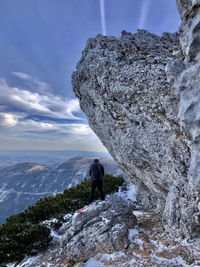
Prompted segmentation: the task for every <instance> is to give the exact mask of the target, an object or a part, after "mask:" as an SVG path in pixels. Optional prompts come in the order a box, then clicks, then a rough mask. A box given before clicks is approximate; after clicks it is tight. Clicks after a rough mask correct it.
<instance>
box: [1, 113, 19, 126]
mask: <svg viewBox="0 0 200 267" xmlns="http://www.w3.org/2000/svg"><path fill="white" fill-rule="evenodd" d="M17 124H18V116H16V115H15V114H10V113H0V127H6V128H7V127H14V126H16V125H17Z"/></svg>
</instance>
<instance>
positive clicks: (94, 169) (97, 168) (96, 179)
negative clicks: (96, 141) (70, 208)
mask: <svg viewBox="0 0 200 267" xmlns="http://www.w3.org/2000/svg"><path fill="white" fill-rule="evenodd" d="M89 174H90V177H91V179H92V184H91V189H90V196H89V200H88V202H89V204H90V203H92V201H93V199H94V191H95V189H96V187H97V188H98V190H99V194H100V197H101V200H104V199H105V197H104V192H103V181H102V178H103V176H104V167H103V166H102V165H101V164H100V163H99V160H98V159H95V160H94V163H93V164H92V165H91V166H90V172H89Z"/></svg>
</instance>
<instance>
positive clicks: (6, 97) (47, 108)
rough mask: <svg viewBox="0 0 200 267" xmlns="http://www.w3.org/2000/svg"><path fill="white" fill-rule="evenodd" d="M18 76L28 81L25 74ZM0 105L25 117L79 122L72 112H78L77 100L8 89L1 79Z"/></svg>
mask: <svg viewBox="0 0 200 267" xmlns="http://www.w3.org/2000/svg"><path fill="white" fill-rule="evenodd" d="M20 76H21V78H22V77H23V78H24V79H30V77H28V76H26V74H22V73H21V74H20ZM34 81H35V80H34ZM38 84H40V81H38ZM40 85H41V87H43V88H46V87H47V84H46V83H43V82H41V84H40ZM0 105H2V106H4V107H6V110H7V111H11V112H12V111H13V110H17V111H18V112H20V111H21V112H24V113H26V114H27V115H40V116H44V117H47V118H57V119H73V120H81V118H79V117H77V116H75V115H74V112H80V107H79V101H78V100H77V99H69V98H63V97H61V96H56V95H53V94H52V93H49V92H43V93H42V92H40V93H39V92H31V91H28V90H25V89H20V88H18V87H10V86H9V85H8V84H7V83H6V81H5V79H3V78H0Z"/></svg>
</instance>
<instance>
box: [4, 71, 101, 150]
mask: <svg viewBox="0 0 200 267" xmlns="http://www.w3.org/2000/svg"><path fill="white" fill-rule="evenodd" d="M15 76H18V77H19V78H20V79H22V80H23V81H24V80H25V81H31V82H33V81H35V84H36V81H37V83H38V85H41V89H42V87H43V88H46V89H45V90H40V91H37V92H36V91H30V90H28V89H26V88H24V86H23V88H22V87H20V86H18V87H15V86H10V85H9V84H8V83H7V82H6V80H5V79H4V78H0V128H1V131H0V140H1V141H0V149H33V150H34V149H45V150H46V149H47V150H48V149H50V150H54V149H55V150H64V149H66V150H87V151H89V150H91V151H105V147H103V146H102V144H101V142H100V140H99V139H98V138H97V136H96V135H95V134H94V132H93V131H92V130H91V128H90V127H89V126H88V124H87V122H86V121H85V119H82V118H81V117H77V116H76V115H75V114H81V113H80V112H81V111H80V107H79V101H78V100H77V99H75V98H64V97H62V96H58V95H54V94H52V93H51V92H49V91H48V90H47V89H48V84H47V83H44V85H43V84H40V81H39V80H37V79H35V78H32V77H31V76H30V75H28V74H26V73H20V72H18V73H15ZM74 113H75V114H74ZM80 116H81V115H80Z"/></svg>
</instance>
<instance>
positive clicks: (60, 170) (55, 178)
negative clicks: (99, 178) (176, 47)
mask: <svg viewBox="0 0 200 267" xmlns="http://www.w3.org/2000/svg"><path fill="white" fill-rule="evenodd" d="M93 160H94V158H88V157H76V158H72V159H69V160H67V161H64V162H61V163H57V164H53V165H44V164H38V163H34V162H25V163H19V164H14V165H7V166H0V224H2V223H3V222H5V219H6V217H8V216H10V215H12V214H16V213H19V212H21V211H23V210H24V209H25V208H27V207H28V205H33V204H34V203H35V202H36V201H37V200H39V199H40V198H43V197H46V196H50V195H56V194H57V193H59V192H62V191H63V190H64V189H65V188H67V187H69V186H74V185H76V184H78V183H80V182H81V181H82V180H84V179H85V178H89V173H88V169H89V166H90V164H91V163H92V162H93ZM100 162H101V163H102V164H103V166H104V168H105V173H108V174H112V175H114V176H120V175H122V171H121V170H120V169H119V168H118V166H117V164H116V163H115V162H114V161H113V160H112V159H111V158H102V159H100Z"/></svg>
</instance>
